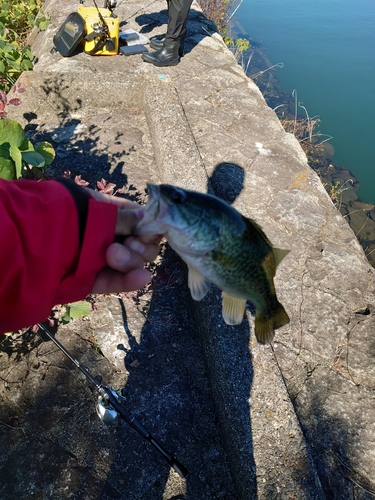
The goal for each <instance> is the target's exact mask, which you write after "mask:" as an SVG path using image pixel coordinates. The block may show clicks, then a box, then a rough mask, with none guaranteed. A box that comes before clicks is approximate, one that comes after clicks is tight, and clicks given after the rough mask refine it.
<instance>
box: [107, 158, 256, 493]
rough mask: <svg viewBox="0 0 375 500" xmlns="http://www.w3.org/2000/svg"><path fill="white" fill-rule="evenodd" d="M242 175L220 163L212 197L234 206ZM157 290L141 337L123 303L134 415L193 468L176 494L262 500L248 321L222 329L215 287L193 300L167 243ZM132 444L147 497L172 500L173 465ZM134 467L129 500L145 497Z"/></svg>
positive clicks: (210, 187)
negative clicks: (254, 439)
mask: <svg viewBox="0 0 375 500" xmlns="http://www.w3.org/2000/svg"><path fill="white" fill-rule="evenodd" d="M243 179H244V171H243V169H242V168H241V167H239V166H238V165H235V164H232V163H221V164H219V165H217V167H216V169H215V171H214V173H213V175H212V177H211V178H210V179H208V182H207V191H208V192H210V193H212V194H215V195H216V196H218V197H220V198H222V199H223V200H225V201H226V202H228V203H233V202H234V200H235V199H236V197H237V196H238V195H239V193H240V192H241V190H242V187H243ZM152 289H153V295H152V298H151V301H150V304H149V306H148V307H147V311H145V312H146V315H145V317H146V321H145V323H144V326H143V328H142V332H141V337H140V339H139V341H138V340H137V339H136V338H135V336H134V335H133V334H132V332H131V330H130V328H129V324H128V319H127V312H126V303H125V302H124V301H123V300H122V299H120V304H121V307H122V313H123V319H124V344H126V345H127V348H124V345H120V346H118V348H120V349H123V350H125V351H126V355H125V357H124V364H125V367H126V370H127V371H128V372H129V376H128V379H127V383H126V388H125V393H126V396H127V400H128V405H129V407H130V411H132V412H133V413H134V414H135V416H136V417H137V418H138V417H139V418H140V420H141V421H142V419H143V423H144V425H145V426H146V427H148V428H149V430H150V432H151V433H152V434H153V435H154V436H155V438H156V437H157V439H158V440H159V439H160V440H161V442H162V443H163V444H164V446H165V448H166V449H167V450H169V451H170V452H171V453H173V454H175V455H176V456H177V458H178V459H179V460H180V461H181V462H182V463H183V465H184V466H186V467H187V468H188V470H189V476H188V478H187V480H186V483H185V486H184V490H185V491H184V493H183V494H181V496H179V495H178V496H174V497H173V498H174V499H175V500H177V498H181V499H183V498H189V499H193V500H195V499H200V498H207V499H212V500H214V499H216V498H223V499H227V500H233V499H234V498H237V495H238V496H239V497H240V498H244V499H245V498H246V499H250V498H256V490H257V488H256V473H255V462H254V458H253V449H252V432H251V422H250V408H249V397H250V391H251V385H252V379H253V369H252V363H251V358H250V353H249V337H250V327H249V323H248V321H247V320H246V319H244V321H243V322H242V324H241V325H238V326H237V327H229V326H228V325H226V324H225V323H224V321H223V320H222V317H221V301H220V299H219V300H218V296H219V293H218V290H217V289H216V288H215V287H214V286H212V288H211V291H210V292H209V293H208V295H207V297H206V298H205V299H203V301H201V302H199V303H198V302H193V300H192V299H191V297H190V291H189V289H188V287H187V267H186V265H185V263H183V262H182V260H181V259H180V258H179V257H178V256H177V254H176V253H175V252H174V251H173V250H172V249H171V248H170V247H169V246H168V245H165V248H164V250H163V258H162V261H161V263H160V265H158V266H157V268H156V270H155V272H154V279H153V282H152ZM202 350H203V353H202ZM207 373H209V374H210V377H207ZM209 380H211V381H213V383H212V385H211V387H209V385H210V384H209ZM213 407H214V408H215V412H214V411H213ZM132 408H133V410H132ZM144 415H147V418H148V419H149V418H150V415H153V417H152V421H147V422H145V421H144V417H143V416H144ZM217 420H218V422H217ZM219 428H220V430H219ZM138 441H141V440H140V439H138ZM223 442H224V446H223ZM128 446H132V447H133V446H134V447H135V448H136V450H135V453H136V454H137V455H138V456H139V454H141V453H145V458H144V460H143V461H142V465H143V470H142V476H143V478H145V477H147V482H148V484H149V488H150V490H149V492H150V493H149V495H146V496H142V500H143V499H146V498H147V499H150V500H157V499H160V500H161V499H162V498H167V497H166V496H165V495H168V480H170V479H169V477H170V468H169V466H168V464H167V463H166V462H165V461H163V459H162V458H161V456H160V455H159V454H157V453H156V452H154V451H153V449H152V448H151V447H150V446H149V445H148V444H147V443H140V444H139V443H138V444H136V443H135V442H134V443H132V444H129V443H128ZM239 448H241V449H242V450H244V452H243V457H244V458H245V460H243V462H241V463H242V465H240V466H239V465H238V464H239V460H238V457H236V456H235V455H234V454H235V452H236V450H238V449H239ZM116 455H117V457H116V458H115V459H114V461H113V464H116V463H118V462H121V446H119V447H118V450H117V452H116ZM131 469H132V465H131V464H126V471H124V475H123V477H124V484H123V489H122V488H121V489H122V490H123V491H124V494H125V492H126V494H125V496H124V498H125V497H126V498H128V496H129V498H138V496H137V491H140V486H139V485H138V484H137V479H136V478H137V477H139V474H140V471H139V470H138V471H136V470H134V471H133V470H131ZM110 476H111V473H110V474H109V476H108V478H107V480H108V481H109V482H110ZM233 483H234V484H233ZM142 489H144V482H143V486H142ZM168 498H170V497H169V496H168Z"/></svg>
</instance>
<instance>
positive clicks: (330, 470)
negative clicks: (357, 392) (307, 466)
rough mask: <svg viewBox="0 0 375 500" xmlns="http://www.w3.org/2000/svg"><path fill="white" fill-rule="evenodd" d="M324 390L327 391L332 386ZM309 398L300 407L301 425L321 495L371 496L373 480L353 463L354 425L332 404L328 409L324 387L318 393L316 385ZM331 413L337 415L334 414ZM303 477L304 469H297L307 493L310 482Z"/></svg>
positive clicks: (363, 499) (358, 498) (368, 499)
mask: <svg viewBox="0 0 375 500" xmlns="http://www.w3.org/2000/svg"><path fill="white" fill-rule="evenodd" d="M334 389H335V390H336V389H338V388H337V387H335V388H334ZM327 390H328V391H329V392H330V391H331V390H333V389H332V388H327ZM310 400H311V403H310V404H309V405H306V408H303V409H302V408H301V410H302V411H303V413H304V418H303V420H302V422H301V427H302V430H303V432H304V435H305V438H306V440H307V442H308V443H309V447H310V450H311V457H312V459H313V462H314V466H315V469H316V471H317V474H318V477H319V480H320V483H321V485H322V489H323V492H324V497H325V498H332V499H342V498H353V499H356V500H374V498H375V491H374V489H373V484H372V485H371V484H370V483H369V481H368V480H367V479H366V477H364V475H363V474H361V471H358V470H356V468H355V467H354V466H353V463H352V458H351V457H352V456H353V455H356V454H357V453H358V449H357V448H358V439H357V436H356V431H355V425H354V426H353V424H352V423H350V424H349V423H348V422H347V421H346V419H345V417H344V416H343V417H340V416H339V415H338V414H337V412H336V411H332V410H333V408H332V407H331V408H330V411H329V412H328V411H327V404H329V403H327V394H326V393H325V391H324V389H323V391H322V388H320V393H317V392H316V390H315V388H314V389H312V393H311V395H310ZM294 404H296V402H294ZM297 406H298V405H297ZM297 412H298V408H297ZM329 413H331V414H329ZM332 413H336V415H335V416H333V415H332ZM353 430H354V431H353ZM306 479H308V478H307V477H305V476H304V474H303V473H302V474H301V473H298V472H297V471H296V480H297V481H298V482H300V484H301V485H302V487H304V488H306V492H307V493H308V492H311V491H313V490H312V489H311V484H306V483H305V480H306ZM309 486H310V488H309ZM319 498H320V497H319Z"/></svg>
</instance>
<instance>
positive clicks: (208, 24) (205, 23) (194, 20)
mask: <svg viewBox="0 0 375 500" xmlns="http://www.w3.org/2000/svg"><path fill="white" fill-rule="evenodd" d="M135 21H136V22H137V24H138V25H139V26H141V29H140V33H143V34H145V35H148V34H149V33H151V32H152V31H153V30H154V29H155V28H159V27H161V26H165V30H166V28H167V24H168V11H167V10H166V9H165V10H162V11H160V12H153V13H151V14H141V15H139V16H137V17H136V18H135ZM193 24H195V26H194V27H192V25H193ZM189 27H190V29H189ZM213 33H218V30H217V27H216V25H215V23H214V22H213V21H210V20H209V19H207V18H206V17H205V16H204V15H203V13H202V12H199V11H197V10H194V9H190V11H189V16H188V22H187V33H186V39H185V43H184V53H185V54H188V53H189V52H191V51H192V50H193V48H194V47H195V46H196V45H198V43H199V42H200V41H201V40H203V39H204V38H205V37H207V36H210V35H212V34H213ZM156 38H163V37H162V36H156Z"/></svg>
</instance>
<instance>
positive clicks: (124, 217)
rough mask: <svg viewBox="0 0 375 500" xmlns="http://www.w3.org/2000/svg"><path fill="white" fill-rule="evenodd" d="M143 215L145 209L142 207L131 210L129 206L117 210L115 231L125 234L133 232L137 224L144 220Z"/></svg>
mask: <svg viewBox="0 0 375 500" xmlns="http://www.w3.org/2000/svg"><path fill="white" fill-rule="evenodd" d="M143 215H144V209H143V208H141V207H138V208H137V209H135V210H129V209H127V208H124V209H119V210H118V212H117V220H116V229H115V233H116V234H118V235H124V236H127V235H129V234H132V232H133V231H134V228H135V226H136V225H137V224H138V222H139V221H140V220H142V218H143Z"/></svg>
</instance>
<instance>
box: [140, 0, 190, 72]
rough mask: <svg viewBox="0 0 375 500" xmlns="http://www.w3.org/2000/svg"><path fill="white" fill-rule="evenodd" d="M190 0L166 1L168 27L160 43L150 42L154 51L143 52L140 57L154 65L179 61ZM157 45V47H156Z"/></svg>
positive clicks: (166, 64) (165, 64) (164, 64)
mask: <svg viewBox="0 0 375 500" xmlns="http://www.w3.org/2000/svg"><path fill="white" fill-rule="evenodd" d="M191 4H192V0H169V1H168V27H167V34H166V36H165V39H164V41H163V42H162V44H159V43H158V42H156V43H155V42H154V43H151V44H150V45H151V47H152V46H153V47H154V48H158V50H157V51H156V52H151V53H150V52H145V53H143V54H142V58H143V60H144V61H146V62H150V63H152V64H154V65H155V66H175V65H176V64H178V63H179V62H180V56H181V55H182V54H181V50H180V48H182V46H183V42H184V40H185V36H186V24H187V19H188V15H189V10H190V7H191ZM158 45H159V47H158Z"/></svg>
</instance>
